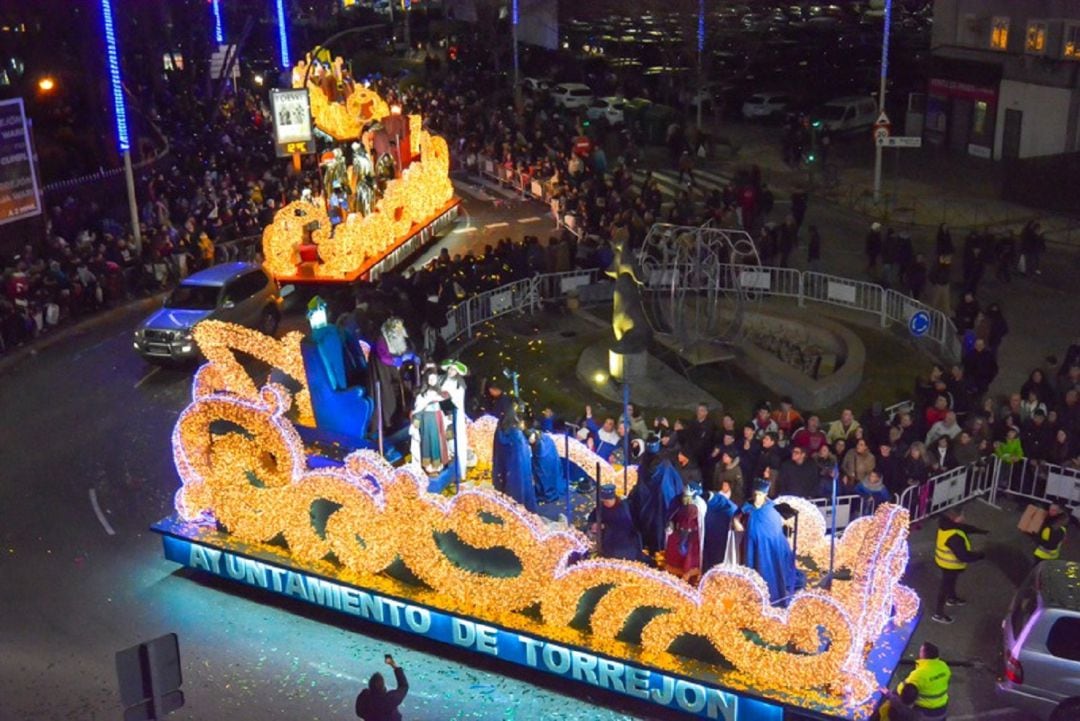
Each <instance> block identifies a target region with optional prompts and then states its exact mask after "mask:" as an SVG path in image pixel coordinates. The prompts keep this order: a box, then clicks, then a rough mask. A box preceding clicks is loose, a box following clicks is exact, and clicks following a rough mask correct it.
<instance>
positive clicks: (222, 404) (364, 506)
mask: <svg viewBox="0 0 1080 721" xmlns="http://www.w3.org/2000/svg"><path fill="white" fill-rule="evenodd" d="M216 374H220V368H218V369H217V370H216V371H210V370H204V371H203V372H200V374H199V376H200V379H199V380H198V381H197V383H196V391H195V397H194V400H193V402H192V404H191V405H190V406H189V407H188V408H187V409H186V410H184V411H183V412H182V413H181V416H180V418H179V419H178V421H177V424H176V428H175V430H174V432H173V438H172V445H173V454H174V460H175V464H176V468H177V471H178V473H179V476H180V479H181V482H182V486H181V488H180V490H179V491H178V493H177V497H176V509H177V512H178V513H179V515H180V516H181V517H182V518H183V519H185V520H188V521H195V520H205V519H207V518H212V519H214V521H216V523H217V524H218V525H219V526H220V528H222V529H223V531H224V532H227V533H228V534H229V535H230V536H231V537H232V538H234V539H236V540H237V541H241V542H244V543H249V544H261V543H266V542H268V541H270V540H271V539H274V538H276V537H278V536H279V535H280V536H281V537H283V538H284V539H285V542H286V543H287V545H288V549H289V553H290V554H291V555H292V557H293V558H294V559H295V560H296V561H297V562H300V563H304V564H309V565H312V566H314V565H318V564H328V563H331V562H332V563H334V564H336V568H338V569H339V570H338V572H339V573H341V574H345V575H346V576H347V577H348V578H350V579H356V580H357V581H359V582H361V583H365V582H366V583H369V584H371V585H372V587H378V585H379V584H380V583H383V584H385V583H387V582H388V577H387V576H386V572H387V569H388V568H389V567H390V565H391V564H392V563H394V562H395V560H396V559H400V561H401V562H402V563H403V564H404V565H405V566H406V567H407V568H408V570H409V571H411V572H412V573H413V574H414V575H415V576H416V577H417V578H418V579H419V580H420V581H422V582H423V584H425V585H426V586H427V587H429V588H430V589H431V591H430V592H427V591H424V593H429V595H428V596H425V598H426V599H428V600H429V601H431V602H437V605H439V606H440V607H443V608H446V609H447V610H449V611H452V612H460V613H465V614H468V615H471V616H474V617H477V618H480V619H486V620H489V621H491V622H495V623H501V624H506V625H509V626H510V627H516V628H519V629H521V630H527V631H530V632H532V633H535V634H538V635H540V636H543V637H547V638H552V639H560V640H561V639H573V638H576V639H577V641H578V642H579V643H584V644H587V645H588V646H589V647H591V648H593V649H596V650H598V651H601V652H606V653H612V654H619V655H620V656H622V655H625V654H626V653H627V652H628V650H630V651H631V652H633V653H637V654H639V655H640V656H641V657H642V658H646V659H649V660H650V661H653V662H654V663H655V664H656V665H657V666H658V667H660V668H664V669H668V670H671V671H674V672H685V671H686V669H687V666H686V664H687V663H689V662H688V660H687V659H685V658H684V657H682V656H679V655H677V654H675V653H672V651H671V648H672V645H673V644H674V643H676V642H677V641H678V640H679V639H680V638H683V637H686V636H688V635H693V636H699V637H701V638H704V639H705V640H707V641H708V643H709V644H711V646H712V647H713V648H714V649H715V650H716V651H717V652H718V653H719V654H720V655H722V656H723V657H724V658H725V659H726V660H727V661H728V662H729V663H730V664H731V665H732V666H734V668H735V671H734V672H731V673H732V674H733V676H732V678H733V679H735V680H736V681H739V680H741V681H742V682H745V683H746V684H754V685H755V686H756V687H757V688H759V689H770V690H772V689H776V690H779V691H778V692H779V693H788V694H796V695H799V696H800V697H804V698H805V697H809V696H812V697H814V698H820V699H822V702H823V703H825V704H827V705H830V704H831V705H832V706H835V707H841V706H843V707H848V708H850V707H855V706H858V705H859V704H862V703H864V702H866V700H867V699H869V698H870V695H871V693H872V692H873V690H874V683H873V676H872V674H871V673H870V671H869V670H868V669H867V668H866V656H865V654H866V653H867V651H868V649H869V648H870V647H871V646H872V644H873V642H874V641H875V640H876V639H877V637H878V636H879V635H880V633H881V631H882V629H883V628H884V626H885V624H886V623H887V622H888V621H889V620H890V619H891V618H893V616H892V609H893V606H894V604H896V605H898V606H899V605H901V604H909V605H910V601H911V600H912V598H911V596H910V595H909V594H908V593H907V592H906V591H905V590H903V589H902V588H898V582H897V579H898V578H899V576H900V573H901V572H902V562H903V561H906V558H907V536H906V521H907V515H906V512H905V511H904V509H902V508H899V507H897V506H891V505H884V506H882V507H881V508H879V509H878V511H877V513H875V515H874V516H872V517H868V518H866V519H860V520H861V521H863V523H861V525H862V526H865V528H859V529H858V530H857V531H856V532H855V533H854V534H853V535H852V539H853V541H852V544H853V545H857V546H858V547H859V553H854V552H852V553H850V559H851V564H852V565H851V570H852V580H851V581H844V582H840V581H836V582H834V589H835V590H834V591H833V592H832V593H827V592H825V591H821V590H804V591H800V592H798V593H796V594H795V596H794V597H793V598H792V600H791V603H790V606H789V608H787V609H777V608H773V607H772V606H770V605H769V602H768V592H767V590H766V587H765V584H764V581H763V580H762V579H761V578H760V576H758V575H757V574H756V573H755V572H754V571H752V570H750V569H748V568H743V567H734V566H720V567H717V568H714V569H712V570H710V571H709V572H708V573H707V574H705V576H704V578H703V579H702V581H701V584H700V587H699V588H693V587H692V586H690V585H688V584H686V583H685V582H683V581H682V580H680V579H678V578H676V577H674V576H672V575H671V574H667V573H664V572H662V571H659V570H655V569H650V568H646V567H645V566H644V565H642V564H639V563H633V562H627V561H617V560H604V559H594V560H579V559H581V557H582V556H583V554H584V553H585V552H586V551H587V550H588V548H589V542H588V540H587V538H586V537H585V536H584V535H582V534H581V533H579V532H578V531H575V530H571V529H568V528H567V527H565V526H562V525H558V524H554V525H553V524H549V523H548V522H547V521H545V520H544V519H542V518H540V517H539V516H536V515H533V514H530V513H528V512H527V511H526V510H525V509H524V508H523V507H521V506H520V505H518V504H517V503H515V502H514V501H513V500H512V499H510V498H509V497H507V496H505V495H503V494H501V493H498V492H496V491H495V490H494V489H491V488H485V487H463V488H462V489H461V490H460V491H459V493H458V494H457V495H456V496H454V497H453V498H445V497H443V496H441V495H438V494H432V493H428V492H427V484H428V480H427V478H426V477H424V476H423V474H421V473H420V472H419V471H418V470H417V469H416V468H415V467H414V466H411V465H409V466H404V467H401V468H394V467H392V466H390V465H389V464H388V463H386V461H385V460H383V459H382V458H381V457H380V456H379V455H378V454H376V453H374V452H372V451H368V450H361V451H356V452H354V453H352V454H351V455H349V456H348V457H347V459H346V461H345V463H344V466H343V467H341V468H330V469H327V468H309V467H308V465H307V459H306V456H305V452H304V446H303V443H302V441H301V439H300V437H299V435H298V433H297V431H296V429H295V428H294V427H293V425H292V423H291V422H290V421H289V420H288V419H287V417H286V414H287V412H288V410H289V407H290V404H291V399H290V397H289V394H288V392H287V391H286V390H285V389H284V388H282V387H280V386H277V385H274V384H269V385H266V386H264V387H263V388H262V389H261V390H260V391H259V392H258V393H256V394H255V395H254V397H252V396H251V395H250V394H248V393H246V391H245V393H244V394H240V393H236V392H234V391H232V390H230V389H224V390H215V388H218V387H220V386H221V385H222V384H221V383H220V377H212V376H215V375H216ZM231 385H232V386H233V387H234V388H235V387H241V386H242V385H243V384H238V383H236V382H235V381H232V383H231ZM492 420H493V419H492ZM492 420H489V419H487V418H481V419H478V420H477V421H475V422H473V423H472V425H471V427H470V433H471V434H472V433H475V434H478V436H479V435H480V434H481V432H482V431H484V430H486V429H488V428H492V429H493V424H492ZM222 421H224V422H225V423H222ZM488 441H489V439H484V438H481V437H477V438H476V441H475V443H476V446H477V450H478V451H479V450H480V449H481V448H482V447H483V446H487V447H490V443H489V442H488ZM557 445H561V444H557ZM586 450H587V449H586ZM613 470H614V469H613ZM320 502H325V503H320ZM317 506H322V507H325V508H328V509H332V510H327V511H324V512H325V514H326V515H325V519H324V520H325V524H324V531H323V533H318V532H316V530H315V528H314V521H313V514H314V510H313V509H315V508H316V507H317ZM806 512H807V513H809V509H806ZM814 512H817V510H816V508H815V509H814ZM811 526H814V524H813V523H812V522H810V523H809V524H808V525H807V527H808V528H809V527H811ZM814 527H815V529H816V526H814ZM902 527H903V528H902ZM821 528H822V529H824V524H823V523H822V524H821ZM814 532H815V533H816V532H817V531H816V530H815V531H814ZM802 535H803V531H802V527H801V528H800V537H801V536H802ZM846 535H847V534H845V536H844V537H842V538H841V541H844V540H846ZM801 543H802V539H801V538H800V545H801ZM806 543H807V544H808V547H810V546H816V545H817V544H819V543H820V539H817V538H812V539H810V540H808V541H806ZM461 549H465V551H462V550H461ZM492 549H500V554H501V556H500V557H503V556H505V555H506V554H507V553H508V554H509V555H510V556H511V557H512V558H513V559H514V563H515V564H516V565H517V570H516V572H514V573H494V572H490V571H489V570H487V569H486V568H482V567H477V566H475V565H474V566H470V565H469V564H463V563H459V562H458V561H459V560H460V559H459V555H460V554H461V553H462V552H465V553H474V554H481V555H482V554H484V553H485V552H488V551H490V550H492ZM455 554H458V555H455ZM859 554H864V555H859ZM320 567H323V566H320ZM589 592H592V594H593V595H594V596H595V595H596V594H597V593H599V594H600V598H599V600H598V601H597V602H596V603H595V604H594V607H593V610H592V612H591V613H590V614H589V628H590V631H589V632H587V633H586V632H579V631H575V630H574V629H572V628H571V627H570V621H571V619H573V618H574V617H575V615H576V614H578V613H579V609H580V608H582V599H583V597H584V596H585V594H587V593H589ZM648 609H651V610H653V611H655V612H656V614H655V615H654V616H652V617H651V618H650V619H649V620H648V621H647V622H646V623H645V624H644V626H643V627H642V630H641V634H640V643H637V644H633V643H627V642H626V641H624V640H621V634H622V633H623V631H624V630H625V629H626V628H627V626H628V624H629V621H630V619H631V616H632V615H635V614H637V613H639V612H640V611H642V610H648ZM527 610H528V611H529V612H528V613H523V612H525V611H527ZM537 610H538V616H537V615H536V611H537ZM907 611H910V607H909V608H908V609H907V610H905V611H904V612H903V613H901V612H899V611H898V612H897V616H900V615H903V616H907ZM822 639H828V642H827V643H823V640H822ZM725 678H727V677H725Z"/></svg>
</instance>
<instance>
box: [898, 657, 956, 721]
mask: <svg viewBox="0 0 1080 721" xmlns="http://www.w3.org/2000/svg"><path fill="white" fill-rule="evenodd" d="M951 678H952V671H951V670H950V669H949V665H948V664H947V663H945V662H944V661H942V660H941V658H940V652H939V651H938V647H937V646H935V645H934V644H932V643H930V642H929V641H927V642H926V643H924V644H923V645H922V646H920V647H919V658H918V660H917V661H915V669H914V670H913V671H912V672H911V673H909V674H908V676H907V678H906V679H904V681H903V683H901V684H900V685H899V686H898V687H897V688H898V690H899V691H901V692H903V690H904V687H905V686H907V685H909V684H910V685H912V686H915V687H917V688H918V689H919V695H918V697H917V698H916V699H915V707H916V708H918V709H919V710H920V713H921V714H922V717H923V718H945V716H946V714H947V713H948V706H949V680H950V679H951Z"/></svg>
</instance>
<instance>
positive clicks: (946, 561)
mask: <svg viewBox="0 0 1080 721" xmlns="http://www.w3.org/2000/svg"><path fill="white" fill-rule="evenodd" d="M973 533H986V531H984V530H982V529H981V528H976V527H975V526H969V525H967V524H965V523H964V510H963V508H962V507H960V506H956V507H954V508H950V509H948V510H947V511H945V514H944V516H942V518H941V519H940V520H939V521H938V531H937V539H936V541H935V543H934V563H935V564H936V565H937V567H938V568H940V569H941V587H940V588H939V589H938V596H937V603H936V604H935V606H934V615H933V616H932V617H931V619H930V620H932V621H934V622H936V623H952V622H953V619H952V617H950V616H948V615H946V613H945V606H963V605H964V604H966V603H967V601H965V600H964V599H963V598H961V597H960V596H958V595H957V594H956V582H957V579H959V578H960V574H962V573H963V572H964V569H966V568H967V567H968V564H969V563H972V562H973V561H978V560H981V559H982V558H984V554H982V553H979V552H976V551H974V550H972V548H971V538H970V535H969V534H973ZM920 690H921V689H920Z"/></svg>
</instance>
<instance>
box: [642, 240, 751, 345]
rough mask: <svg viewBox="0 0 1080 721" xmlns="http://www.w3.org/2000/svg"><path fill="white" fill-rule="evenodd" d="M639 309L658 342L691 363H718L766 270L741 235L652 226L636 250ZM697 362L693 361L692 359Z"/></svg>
mask: <svg viewBox="0 0 1080 721" xmlns="http://www.w3.org/2000/svg"><path fill="white" fill-rule="evenodd" d="M638 264H639V265H640V266H641V269H642V272H643V274H644V278H643V281H644V289H643V290H644V293H643V298H644V305H645V311H646V315H647V316H648V318H649V323H650V324H651V325H652V328H653V331H654V332H655V334H656V337H657V340H659V341H660V342H661V343H663V344H664V345H667V346H669V347H671V348H673V349H674V350H676V351H677V352H679V353H680V354H682V355H683V357H684V358H687V359H688V360H690V362H691V363H692V364H697V362H707V361H708V360H716V359H718V358H717V357H715V356H717V354H720V355H723V354H724V353H726V351H725V349H726V348H727V347H728V346H730V345H731V344H732V343H734V342H735V341H736V340H738V339H739V337H740V335H741V332H742V325H743V317H744V312H745V310H746V307H747V306H748V305H749V304H750V303H753V302H756V301H759V300H760V299H761V297H762V294H761V292H760V288H762V287H766V288H767V287H768V284H767V281H768V278H767V277H766V278H762V277H761V275H762V274H763V273H767V272H768V271H766V270H764V269H763V268H762V267H761V258H760V256H759V255H758V249H757V246H756V245H755V244H754V240H753V238H752V237H751V236H750V234H749V233H747V232H746V231H744V230H734V229H727V228H718V227H715V226H712V225H711V224H708V223H707V224H705V225H703V226H700V227H696V226H684V225H670V224H667V223H657V224H655V225H653V226H652V227H651V228H650V229H649V232H648V234H647V235H646V237H645V241H644V243H643V244H642V246H641V248H640V249H639V250H638ZM695 358H696V359H697V361H695V360H694V359H695Z"/></svg>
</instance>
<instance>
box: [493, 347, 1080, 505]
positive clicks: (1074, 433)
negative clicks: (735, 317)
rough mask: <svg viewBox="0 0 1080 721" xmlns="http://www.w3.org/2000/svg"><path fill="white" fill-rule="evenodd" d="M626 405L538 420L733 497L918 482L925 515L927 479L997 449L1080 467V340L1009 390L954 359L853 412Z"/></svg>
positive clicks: (913, 499)
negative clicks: (651, 413) (689, 411)
mask: <svg viewBox="0 0 1080 721" xmlns="http://www.w3.org/2000/svg"><path fill="white" fill-rule="evenodd" d="M496 385H497V384H496ZM501 400H502V393H501V391H499V390H497V391H496V392H495V393H494V394H488V395H486V396H484V399H483V401H482V404H483V403H486V405H485V406H484V407H483V410H487V411H489V412H497V411H498V404H499V403H500V402H501ZM629 408H630V417H629V420H627V419H626V418H625V416H624V414H623V413H622V411H621V410H620V411H619V412H617V413H615V414H612V415H601V414H598V413H594V409H593V408H592V407H591V406H586V407H585V409H584V412H583V414H581V415H580V416H578V417H570V418H563V417H561V416H560V415H559V414H558V413H556V412H554V411H553V410H552V409H550V408H545V409H543V410H542V412H540V413H538V414H537V419H536V423H537V424H538V425H539V426H540V427H541V428H543V429H544V430H547V431H559V430H563V429H566V428H570V426H571V425H572V426H573V427H574V428H579V429H580V430H578V431H577V435H578V437H579V438H580V439H581V440H582V441H583V442H585V443H586V444H587V445H589V446H590V447H591V448H592V449H593V450H594V451H596V453H597V454H598V455H600V456H601V457H603V458H605V459H607V460H609V461H610V462H613V463H621V462H622V460H623V454H624V439H625V436H626V434H627V433H629V443H628V445H629V446H630V448H631V454H632V456H634V457H636V456H637V455H638V454H639V453H640V452H641V450H642V449H643V448H644V446H645V443H646V442H648V441H655V440H659V442H660V443H661V445H662V446H663V453H664V454H665V455H666V457H668V458H669V459H670V460H671V461H672V463H673V464H674V465H675V466H676V468H677V469H678V470H679V472H680V474H681V475H682V477H683V480H684V482H687V483H698V484H701V485H702V486H704V487H705V488H708V489H710V490H714V491H720V490H721V487H722V486H723V485H724V484H729V485H730V488H731V490H732V499H733V500H735V501H736V502H737V503H741V502H742V500H743V499H746V498H750V497H752V489H753V484H754V481H755V479H758V478H765V479H767V480H769V481H770V484H771V494H772V495H773V496H777V495H793V496H801V497H804V498H822V497H827V496H828V495H829V494H830V493H831V488H832V483H833V478H834V474H835V477H836V482H837V484H838V486H837V491H838V494H839V495H855V494H857V495H861V496H864V497H865V498H866V499H867V501H868V502H870V501H872V502H874V503H877V502H883V501H887V500H889V499H896V498H899V497H901V496H902V495H903V494H904V492H905V491H906V490H907V489H909V488H912V487H917V488H918V490H917V491H912V492H911V493H908V494H907V496H906V497H905V499H906V502H907V503H908V504H909V506H910V510H911V511H912V512H913V513H917V514H918V515H919V516H923V515H925V513H926V509H927V507H928V504H929V502H930V498H931V495H932V484H930V483H927V481H929V480H931V479H932V478H933V477H934V476H936V475H938V474H940V473H944V472H946V471H950V470H953V469H955V468H959V467H962V466H975V465H977V464H980V463H982V462H984V461H985V460H987V459H988V458H990V457H991V456H994V455H996V456H997V457H999V458H1001V459H1003V460H1005V461H1007V462H1016V461H1018V460H1021V459H1023V458H1027V459H1030V460H1032V461H1039V462H1044V461H1045V462H1050V463H1054V464H1058V465H1061V466H1065V467H1069V468H1076V469H1080V443H1078V442H1077V439H1078V438H1080V341H1078V342H1077V343H1076V344H1074V345H1073V346H1071V347H1070V348H1069V350H1068V352H1067V354H1066V358H1065V359H1064V361H1063V362H1062V363H1061V365H1060V368H1059V369H1058V371H1057V373H1055V374H1054V376H1053V378H1051V377H1050V376H1049V375H1048V374H1047V373H1046V372H1045V371H1043V370H1041V369H1036V370H1035V371H1033V372H1032V374H1031V377H1030V378H1029V380H1028V381H1027V382H1026V383H1025V384H1024V386H1023V388H1022V389H1021V391H1020V392H1019V393H1014V394H1012V395H1011V396H1009V397H1008V398H1005V399H1002V398H998V397H995V396H993V395H990V394H988V393H986V391H985V390H981V391H980V390H978V389H977V388H975V387H973V385H972V383H971V382H970V381H969V380H968V379H967V377H966V376H965V374H964V369H963V367H962V366H960V365H957V366H953V367H952V368H949V369H945V368H943V367H941V366H938V365H935V366H933V367H932V368H931V370H930V372H929V374H928V375H927V376H926V377H922V378H919V379H917V380H916V383H915V387H914V390H913V397H912V399H911V400H910V401H908V402H904V403H900V404H897V405H896V406H893V407H891V408H885V407H884V406H883V404H881V403H873V404H872V405H871V406H870V407H869V408H866V409H865V410H864V411H863V412H862V413H860V414H858V415H856V413H855V412H854V411H853V410H852V409H844V410H842V411H841V412H840V415H839V418H836V419H823V418H822V416H821V415H820V414H818V413H816V412H813V411H807V410H804V409H799V408H796V407H795V404H794V403H793V402H792V400H791V399H790V398H781V399H780V400H779V401H778V402H776V403H770V402H764V401H763V402H761V403H759V404H758V405H757V406H756V407H755V409H754V411H753V413H752V414H751V415H750V417H749V418H736V416H735V414H734V413H732V412H729V411H727V410H726V409H725V408H724V406H723V405H722V404H721V405H720V406H718V407H710V406H709V405H707V404H704V403H702V404H700V405H699V406H698V407H697V410H696V412H695V414H694V415H693V416H692V417H688V418H674V419H669V418H666V417H663V416H659V415H657V416H655V417H652V418H648V419H647V418H646V412H645V410H644V409H641V408H640V407H638V406H636V405H635V404H631V405H630V407H629ZM568 422H569V423H568ZM1036 470H1037V469H1036ZM864 508H865V506H864Z"/></svg>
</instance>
